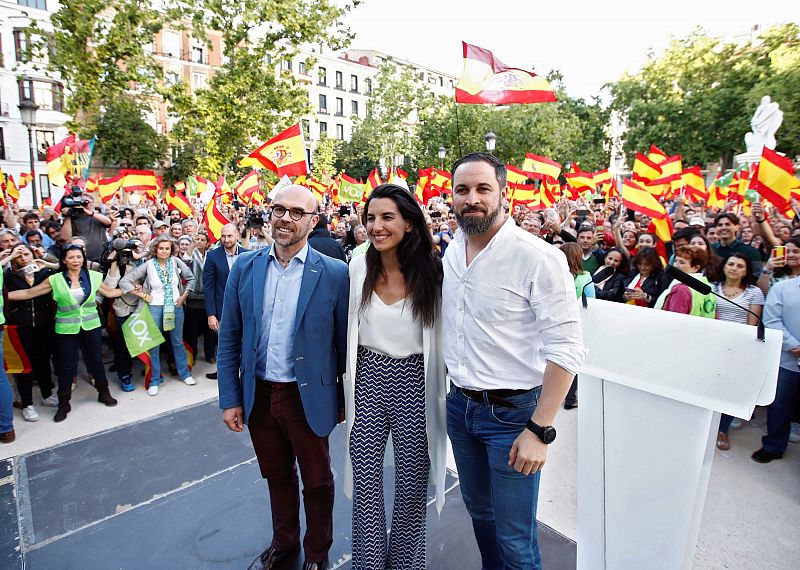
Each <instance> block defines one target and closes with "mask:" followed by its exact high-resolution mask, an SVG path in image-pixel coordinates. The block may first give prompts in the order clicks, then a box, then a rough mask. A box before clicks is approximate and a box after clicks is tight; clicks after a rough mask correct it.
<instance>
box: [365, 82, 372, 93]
mask: <svg viewBox="0 0 800 570" xmlns="http://www.w3.org/2000/svg"><path fill="white" fill-rule="evenodd" d="M366 82H367V95H372V79H367V80H366Z"/></svg>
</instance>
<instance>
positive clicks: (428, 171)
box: [414, 167, 434, 205]
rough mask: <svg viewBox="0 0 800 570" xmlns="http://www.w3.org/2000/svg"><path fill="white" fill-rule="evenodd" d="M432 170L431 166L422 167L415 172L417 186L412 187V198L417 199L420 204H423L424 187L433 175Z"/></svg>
mask: <svg viewBox="0 0 800 570" xmlns="http://www.w3.org/2000/svg"><path fill="white" fill-rule="evenodd" d="M433 170H434V169H433V167H431V168H423V169H422V170H420V171H419V172H417V187H416V188H415V189H414V198H416V199H417V202H418V203H419V204H420V205H423V204H425V187H426V186H427V185H428V180H430V178H431V176H432V175H433Z"/></svg>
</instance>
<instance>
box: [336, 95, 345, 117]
mask: <svg viewBox="0 0 800 570" xmlns="http://www.w3.org/2000/svg"><path fill="white" fill-rule="evenodd" d="M336 116H337V117H342V116H344V99H342V98H341V97H337V98H336Z"/></svg>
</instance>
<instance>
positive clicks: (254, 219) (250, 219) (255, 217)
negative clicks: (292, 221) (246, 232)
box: [245, 210, 269, 228]
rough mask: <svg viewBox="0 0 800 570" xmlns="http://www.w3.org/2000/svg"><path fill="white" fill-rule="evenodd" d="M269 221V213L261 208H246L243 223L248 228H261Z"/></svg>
mask: <svg viewBox="0 0 800 570" xmlns="http://www.w3.org/2000/svg"><path fill="white" fill-rule="evenodd" d="M268 221H269V214H268V213H267V212H265V211H263V210H248V211H247V218H245V224H246V225H247V227H248V228H263V227H264V225H265V224H266V223H267V222H268Z"/></svg>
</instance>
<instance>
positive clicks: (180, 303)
mask: <svg viewBox="0 0 800 570" xmlns="http://www.w3.org/2000/svg"><path fill="white" fill-rule="evenodd" d="M185 303H186V295H181V296H180V297H178V300H177V301H176V302H175V308H176V309H178V308H180V307H183V305H184V304H185Z"/></svg>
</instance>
